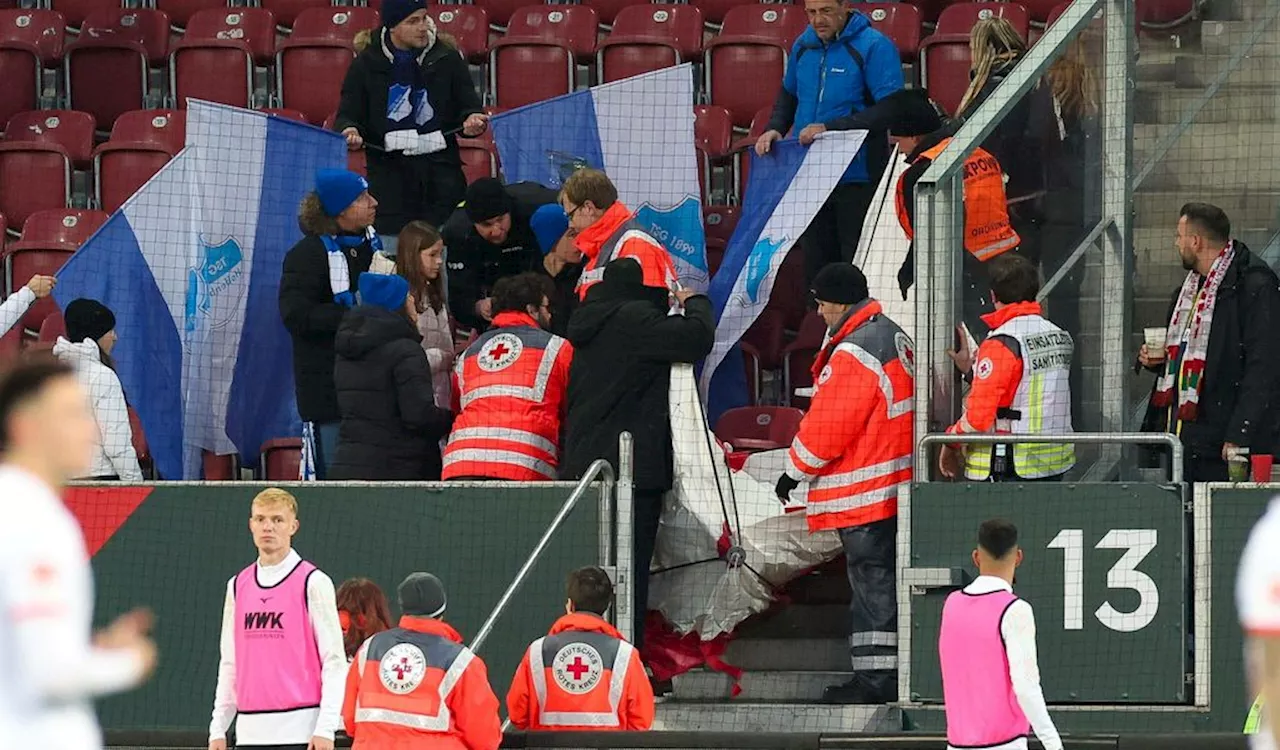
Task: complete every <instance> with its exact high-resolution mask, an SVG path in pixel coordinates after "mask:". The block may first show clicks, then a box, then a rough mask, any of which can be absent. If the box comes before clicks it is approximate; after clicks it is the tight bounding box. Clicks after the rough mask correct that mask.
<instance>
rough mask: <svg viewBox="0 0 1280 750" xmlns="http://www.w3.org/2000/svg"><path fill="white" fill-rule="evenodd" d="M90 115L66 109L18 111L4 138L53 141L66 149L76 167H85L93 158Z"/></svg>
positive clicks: (38, 141)
mask: <svg viewBox="0 0 1280 750" xmlns="http://www.w3.org/2000/svg"><path fill="white" fill-rule="evenodd" d="M93 129H94V123H93V115H91V114H89V113H87V112H76V111H74V110H67V109H45V110H40V111H37V112H22V113H19V114H16V115H14V116H13V117H12V118H10V119H9V124H8V126H7V127H6V128H5V131H4V137H5V140H7V141H24V142H31V143H54V144H57V145H59V146H62V147H63V148H64V149H66V151H67V154H68V155H70V156H71V162H72V164H74V165H75V167H76V168H77V169H88V168H89V163H90V161H91V160H92V159H93Z"/></svg>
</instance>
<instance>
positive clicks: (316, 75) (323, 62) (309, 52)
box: [276, 8, 377, 125]
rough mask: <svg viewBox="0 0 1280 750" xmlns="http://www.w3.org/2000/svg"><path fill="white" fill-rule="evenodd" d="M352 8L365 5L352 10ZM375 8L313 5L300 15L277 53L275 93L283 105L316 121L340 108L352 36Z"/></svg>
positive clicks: (352, 51) (371, 20) (352, 54)
mask: <svg viewBox="0 0 1280 750" xmlns="http://www.w3.org/2000/svg"><path fill="white" fill-rule="evenodd" d="M352 11H363V13H361V14H353V13H352ZM376 19H377V12H376V11H373V10H371V9H369V8H325V9H320V8H312V9H310V10H306V11H304V12H303V13H302V15H301V16H299V17H298V24H297V25H296V26H295V27H294V32H293V35H292V36H290V37H289V38H288V39H286V40H285V41H283V42H281V43H280V50H279V51H278V52H277V53H276V94H277V96H278V97H279V101H280V105H281V106H282V107H289V108H291V109H296V110H298V111H299V112H301V113H302V114H303V115H304V116H305V117H306V119H307V121H308V122H310V123H312V124H313V125H319V124H320V123H322V122H324V119H325V117H326V116H328V115H329V113H331V112H333V111H334V110H336V109H337V108H338V100H339V97H340V95H341V92H342V79H343V78H344V77H346V74H347V68H348V67H349V66H350V65H351V60H352V59H353V58H354V57H355V54H356V53H355V48H354V47H352V40H353V39H354V38H355V35H356V33H357V32H359V31H360V30H361V29H362V28H369V26H368V24H376V22H377V21H376Z"/></svg>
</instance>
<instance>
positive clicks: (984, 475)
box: [939, 254, 1076, 481]
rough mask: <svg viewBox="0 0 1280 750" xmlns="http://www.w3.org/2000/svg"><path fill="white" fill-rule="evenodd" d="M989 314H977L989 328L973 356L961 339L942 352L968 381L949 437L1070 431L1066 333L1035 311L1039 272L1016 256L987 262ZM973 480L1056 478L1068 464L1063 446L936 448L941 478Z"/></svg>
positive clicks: (1071, 458)
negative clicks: (956, 347) (961, 411)
mask: <svg viewBox="0 0 1280 750" xmlns="http://www.w3.org/2000/svg"><path fill="white" fill-rule="evenodd" d="M987 268H988V271H989V272H990V277H991V302H992V304H994V305H995V312H992V313H988V314H986V315H984V316H982V322H983V323H985V324H986V325H987V326H988V327H989V328H990V329H991V332H990V333H989V334H987V337H986V339H985V340H984V341H983V342H982V345H981V346H979V347H978V354H977V357H976V358H974V357H973V356H972V355H971V354H970V352H969V347H968V343H967V339H968V337H967V336H964V335H963V334H962V335H961V337H960V340H961V342H963V343H962V344H961V347H960V350H959V351H955V352H948V354H949V355H951V359H952V360H953V361H954V362H955V363H956V367H958V368H959V369H960V371H961V372H962V373H964V375H965V377H966V378H967V379H969V380H971V381H972V383H973V388H972V389H971V390H970V391H969V396H968V398H966V399H965V405H964V414H963V415H962V416H961V417H960V419H959V420H958V421H957V422H956V423H955V424H953V425H951V427H949V428H947V432H948V433H950V434H953V435H964V434H972V433H988V432H995V433H998V434H1006V435H1008V434H1012V435H1025V434H1029V433H1037V434H1045V435H1059V434H1066V433H1070V432H1072V426H1071V383H1070V375H1071V357H1072V354H1073V352H1074V349H1075V344H1074V342H1072V340H1071V334H1069V333H1067V332H1066V331H1064V330H1062V329H1061V328H1059V327H1057V326H1055V325H1054V324H1053V323H1050V322H1049V321H1048V320H1047V319H1045V317H1044V316H1043V314H1042V311H1041V309H1040V303H1039V302H1037V301H1036V294H1037V293H1039V291H1040V275H1039V272H1038V271H1037V270H1036V267H1035V266H1034V265H1032V263H1031V261H1029V260H1027V259H1026V258H1023V257H1022V256H1020V255H1014V254H1009V255H1002V256H1000V257H999V258H996V259H995V260H993V261H991V262H989V263H988V264H987ZM966 453H967V456H968V459H967V461H966V465H965V471H964V473H965V476H967V477H968V478H969V479H972V480H975V481H985V480H988V479H990V480H993V481H1037V480H1039V481H1057V480H1060V479H1062V475H1063V474H1065V473H1066V472H1067V471H1068V470H1069V469H1070V468H1071V467H1072V466H1075V462H1076V457H1075V449H1074V448H1073V447H1072V446H1071V445H1070V444H1069V443H1013V444H1003V443H1002V444H997V445H969V446H966V445H964V444H963V443H957V444H956V445H944V446H943V447H942V453H941V456H940V458H939V469H940V470H941V472H942V475H943V476H945V477H949V478H954V477H955V476H957V475H958V474H959V473H960V459H961V457H962V456H963V455H965V454H966Z"/></svg>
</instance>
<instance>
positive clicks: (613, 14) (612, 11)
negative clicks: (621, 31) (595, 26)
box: [582, 0, 649, 29]
mask: <svg viewBox="0 0 1280 750" xmlns="http://www.w3.org/2000/svg"><path fill="white" fill-rule="evenodd" d="M582 4H583V5H585V6H587V7H589V8H591V9H592V10H594V11H595V12H596V17H597V18H599V19H600V25H601V26H602V27H604V28H606V29H608V28H612V27H613V24H614V21H616V20H617V18H618V14H619V13H621V12H622V11H624V10H626V9H627V8H631V7H634V6H645V5H648V4H649V0H582ZM646 10H648V9H647V8H646Z"/></svg>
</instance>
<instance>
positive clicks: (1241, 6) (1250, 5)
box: [1204, 0, 1268, 21]
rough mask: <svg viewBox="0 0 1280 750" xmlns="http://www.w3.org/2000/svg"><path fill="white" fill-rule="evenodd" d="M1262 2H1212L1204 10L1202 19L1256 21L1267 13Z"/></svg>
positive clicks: (1265, 5) (1228, 0)
mask: <svg viewBox="0 0 1280 750" xmlns="http://www.w3.org/2000/svg"><path fill="white" fill-rule="evenodd" d="M1267 5H1268V3H1266V2H1262V0H1213V2H1211V3H1209V4H1208V5H1206V6H1205V8H1204V17H1205V18H1209V19H1213V20H1216V21H1256V20H1258V19H1260V18H1262V16H1263V15H1265V14H1266V12H1267Z"/></svg>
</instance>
